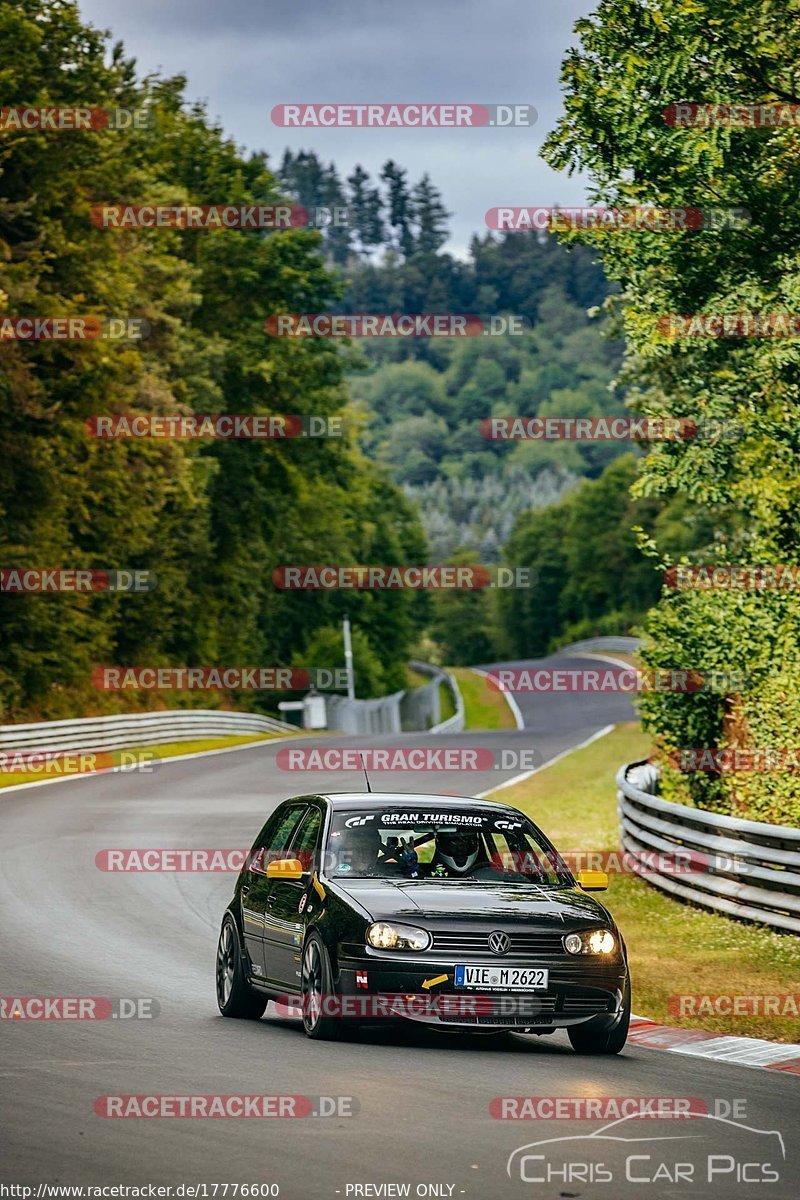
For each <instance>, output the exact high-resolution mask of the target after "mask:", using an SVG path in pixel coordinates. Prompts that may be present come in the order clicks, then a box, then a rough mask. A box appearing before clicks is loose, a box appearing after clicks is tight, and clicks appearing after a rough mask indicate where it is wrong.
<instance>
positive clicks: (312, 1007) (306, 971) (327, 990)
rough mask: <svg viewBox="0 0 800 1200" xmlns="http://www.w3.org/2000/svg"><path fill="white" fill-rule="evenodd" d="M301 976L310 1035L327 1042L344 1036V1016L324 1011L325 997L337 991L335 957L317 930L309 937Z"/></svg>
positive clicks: (305, 1018) (301, 987)
mask: <svg viewBox="0 0 800 1200" xmlns="http://www.w3.org/2000/svg"><path fill="white" fill-rule="evenodd" d="M300 980H301V983H300V990H301V992H302V1006H303V1029H304V1030H305V1033H306V1036H307V1037H310V1038H314V1039H316V1040H319V1041H324V1042H333V1041H336V1040H337V1039H338V1038H340V1037H341V1036H342V1022H341V1019H340V1018H337V1017H331V1016H328V1015H326V1013H325V1012H324V1011H323V1007H324V1000H326V999H329V998H330V997H332V996H333V995H334V986H333V972H332V971H331V960H330V958H329V957H328V951H327V950H326V949H325V945H324V943H323V941H322V939H321V938H320V937H319V935H318V934H316V933H310V934H309V935H308V937H307V938H306V944H305V948H304V950H303V965H302V968H301V972H300Z"/></svg>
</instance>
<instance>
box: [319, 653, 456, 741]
mask: <svg viewBox="0 0 800 1200" xmlns="http://www.w3.org/2000/svg"><path fill="white" fill-rule="evenodd" d="M409 666H411V667H412V668H413V669H414V670H415V671H419V672H420V674H423V675H429V676H431V682H430V683H426V684H423V685H422V687H416V688H408V689H407V690H405V691H402V692H393V693H392V695H391V696H378V697H376V698H375V699H373V700H348V698H347V697H346V696H337V695H334V694H330V693H328V694H326V695H325V705H326V712H327V720H328V729H335V730H337V731H338V732H340V733H349V734H351V735H355V736H361V735H363V734H372V733H401V732H403V733H405V732H416V731H420V732H425V733H447V732H448V730H457V729H463V728H464V701H463V700H462V698H461V692H460V691H459V690H458V684H457V683H456V681H455V679H454V678H453V676H452V675H448V673H447V672H446V671H443V670H442V669H441V667H434V666H432V665H431V664H430V663H424V662H418V661H416V660H415V661H413V662H411V663H409ZM442 683H444V684H446V685H447V687H449V688H450V692H451V694H452V696H453V703H454V705H455V709H456V711H455V714H454V715H453V716H452V717H449V718H448V720H446V721H442V720H441V719H440V717H441V703H440V697H439V687H440V685H441V684H442Z"/></svg>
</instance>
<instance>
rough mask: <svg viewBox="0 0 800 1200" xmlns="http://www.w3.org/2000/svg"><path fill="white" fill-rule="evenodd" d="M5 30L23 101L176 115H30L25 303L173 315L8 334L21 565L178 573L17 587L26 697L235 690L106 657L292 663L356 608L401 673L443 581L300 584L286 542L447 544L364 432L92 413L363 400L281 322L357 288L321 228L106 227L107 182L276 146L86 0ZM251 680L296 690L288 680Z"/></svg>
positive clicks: (416, 552)
mask: <svg viewBox="0 0 800 1200" xmlns="http://www.w3.org/2000/svg"><path fill="white" fill-rule="evenodd" d="M0 45H1V46H2V72H1V73H0V105H2V106H7V105H10V106H13V105H20V104H25V105H36V106H45V105H63V106H76V105H84V106H85V105H93V106H98V107H103V108H106V107H115V106H120V105H122V106H126V107H129V108H135V109H139V108H147V109H150V110H152V112H153V114H154V124H153V126H152V128H150V129H143V130H135V129H134V130H131V131H112V130H98V131H89V130H87V131H72V132H19V133H15V132H11V133H4V134H3V138H2V142H0V171H1V172H2V175H1V176H0V196H1V198H0V205H1V206H2V208H1V209H0V290H1V293H2V294H0V301H1V302H2V309H3V310H4V311H6V312H7V313H9V314H12V315H46V316H61V315H91V316H96V317H100V318H106V317H110V316H132V317H141V318H144V319H145V320H146V321H147V322H148V323H149V325H150V328H151V336H150V337H148V338H145V339H143V340H141V341H120V342H114V343H112V342H106V341H89V342H79V341H76V342H66V341H60V342H57V341H50V342H48V341H42V342H38V343H34V342H30V343H25V342H5V343H4V344H3V345H2V348H1V349H0V368H1V372H0V462H2V470H1V471H0V522H2V526H1V528H0V563H2V566H3V567H10V566H34V567H65V568H69V567H96V568H100V567H126V568H136V567H141V568H147V569H150V570H152V571H154V572H155V573H156V575H157V578H158V587H157V589H156V590H155V591H153V592H151V593H149V594H146V595H138V596H135V595H131V596H125V595H120V596H116V597H114V596H108V595H100V596H86V595H81V596H69V595H41V596H28V597H21V596H12V595H1V596H0V631H1V632H2V641H1V643H0V706H1V707H2V712H3V716H4V717H6V718H11V719H20V718H22V717H23V716H31V717H34V718H35V717H52V716H60V715H68V714H75V713H80V712H81V711H84V710H88V711H98V710H101V709H103V708H105V709H108V708H110V707H112V706H114V705H117V706H118V707H120V708H126V709H127V708H130V707H135V706H138V705H141V706H145V705H148V704H153V703H161V704H164V703H167V704H169V705H170V706H173V705H175V704H176V703H178V704H184V703H190V704H200V705H208V704H209V703H211V704H214V703H219V702H220V701H221V700H229V699H231V698H230V697H220V696H217V697H214V696H213V694H209V693H206V692H203V693H191V694H188V695H178V694H176V693H168V694H166V695H164V694H162V696H161V697H160V698H158V697H157V695H156V694H154V693H147V694H142V695H136V694H135V693H126V694H118V695H117V696H109V695H103V694H101V693H98V692H96V691H95V690H94V689H93V688H92V687H91V685H90V683H89V678H90V673H91V668H92V667H93V666H94V665H97V664H101V663H123V664H141V665H150V664H158V665H189V666H192V665H204V664H222V665H242V666H253V665H272V664H278V665H279V664H282V663H288V662H290V661H292V660H297V659H298V658H304V657H305V655H306V653H308V652H309V650H308V648H309V646H311V649H312V650H313V645H311V639H312V638H313V636H314V634H315V632H316V630H318V629H320V628H324V627H328V626H331V625H336V624H337V623H338V621H339V619H340V615H341V613H342V611H343V610H344V608H345V607H346V609H347V611H349V613H350V615H351V618H352V620H353V624H354V628H355V629H356V630H357V631H360V632H359V633H358V636H359V637H361V636H363V638H366V639H367V641H368V642H369V646H370V647H371V649H372V653H373V654H374V656H375V657H376V659H377V661H378V662H379V663H380V667H381V670H382V671H383V672H384V675H385V677H386V678H387V679H392V678H393V677H397V675H398V674H399V673H400V671H401V670H402V663H403V662H404V660H405V657H406V654H407V649H408V645H409V643H410V642H411V641H412V640H414V638H415V637H416V634H417V632H418V628H419V623H420V621H421V620H422V619H423V616H424V604H423V605H420V604H419V603H415V601H416V600H418V598H416V597H414V596H413V595H410V594H407V593H404V592H392V593H386V594H382V595H374V596H373V595H367V594H361V593H358V594H353V593H348V594H346V595H343V594H341V593H328V592H281V591H279V590H277V589H276V587H275V586H274V584H273V580H272V572H273V570H274V569H275V568H276V567H278V566H280V565H282V564H286V563H326V562H343V563H349V562H352V563H365V562H378V563H385V564H393V563H401V562H408V561H424V557H425V543H424V539H423V536H422V533H421V530H420V528H419V526H418V524H417V522H416V519H415V517H414V515H413V512H412V510H411V508H410V505H409V504H408V503H407V502H406V501H405V500H404V498H403V497H402V495H401V494H400V493H398V491H397V490H396V488H395V487H394V486H393V485H392V484H391V483H390V482H389V481H388V478H387V477H386V475H385V473H384V472H382V471H380V470H378V469H376V468H374V467H373V466H371V465H370V463H369V462H368V461H367V460H366V459H365V458H364V457H363V456H362V455H361V453H360V452H359V451H358V449H357V448H356V447H355V446H354V444H353V443H352V441H351V439H350V438H349V437H345V438H342V439H319V440H310V439H292V440H290V441H283V442H281V441H270V442H256V441H230V442H221V441H218V442H209V443H198V442H194V441H175V440H152V441H148V440H138V439H133V440H112V441H99V440H97V439H94V438H91V437H90V436H88V435H87V433H86V431H85V429H84V425H83V423H84V420H85V419H86V418H87V417H90V416H96V415H99V414H105V413H112V414H117V413H142V414H163V415H169V414H178V413H180V414H190V413H192V412H198V413H214V412H218V413H225V412H229V413H260V414H269V413H292V414H299V415H303V414H312V413H313V414H318V415H324V416H334V415H337V414H341V413H342V412H343V411H344V408H345V404H346V391H345V388H344V385H343V381H342V374H343V359H342V356H341V354H340V353H339V351H338V350H337V348H336V346H335V345H334V344H332V343H326V342H324V341H311V340H309V341H300V340H298V341H292V340H290V339H279V338H273V339H270V338H268V337H267V336H266V335H265V333H264V330H263V323H264V320H265V318H266V317H267V316H268V315H270V314H273V313H280V312H286V311H289V312H292V311H308V310H315V309H319V310H325V309H326V308H329V307H330V306H331V304H332V303H333V302H335V299H336V296H337V291H338V288H339V285H338V284H337V282H336V280H335V278H334V277H333V276H332V275H331V274H330V273H329V271H328V270H327V268H326V266H325V262H324V259H323V256H322V255H321V254H320V245H321V239H320V234H318V233H315V232H309V231H305V230H290V231H287V232H277V233H271V234H270V233H259V232H251V231H235V230H209V231H198V230H180V229H168V228H162V229H154V230H144V231H143V230H132V231H112V230H102V229H97V228H95V227H93V226H92V224H91V222H90V208H91V206H92V205H93V204H96V203H114V204H116V203H129V204H138V203H144V202H158V203H164V204H183V203H197V204H219V203H228V202H234V203H243V204H253V203H274V202H278V201H280V200H281V199H282V198H283V194H282V192H281V190H280V187H279V185H278V183H277V182H276V180H275V179H274V177H273V176H272V175H271V174H270V172H269V171H268V170H267V168H266V160H265V158H264V156H263V155H253V156H251V157H249V158H245V157H244V156H243V155H242V153H241V152H240V151H239V150H238V149H237V147H236V146H235V145H234V143H233V142H232V141H230V140H229V139H227V138H226V137H225V136H224V134H223V133H222V131H221V130H220V129H219V128H217V127H216V126H215V125H214V124H213V123H211V122H210V121H209V120H208V118H207V116H206V114H205V112H204V111H203V109H202V108H201V107H197V106H194V107H192V106H189V105H187V103H186V101H185V99H184V96H183V87H184V81H183V80H182V79H180V78H176V79H160V78H157V77H153V78H148V79H146V80H140V79H138V78H137V77H136V74H135V71H134V68H133V65H132V64H131V63H130V62H129V61H128V60H127V59H126V58H125V56H124V52H123V51H122V49H121V47H116V48H115V49H113V51H110V52H109V49H108V47H107V45H106V43H105V39H104V37H103V36H102V35H101V34H99V33H97V32H96V31H94V30H92V29H90V28H88V27H86V26H85V25H84V24H83V23H82V22H81V20H80V18H79V15H78V12H77V8H76V5H75V4H74V3H67V2H62V0H20V2H19V3H17V4H16V5H14V6H11V5H8V4H3V5H2V6H0ZM305 166H306V168H307V169H308V171H307V173H308V174H309V176H313V187H314V188H323V189H325V188H327V189H328V190H327V192H324V194H325V195H326V196H327V198H328V202H334V201H335V199H336V197H337V196H338V192H337V191H336V187H335V186H334V184H335V179H334V176H335V172H334V173H333V174H331V172H330V171H328V172H327V173H326V172H323V173H322V178H321V179H318V178H317V177H316V174H315V171H316V168H315V167H314V164H313V163H306V164H305ZM311 186H312V185H311V184H309V188H311ZM307 665H310V666H314V665H329V664H327V663H323V664H315V663H311V662H309V663H307ZM233 699H234V701H235V700H236V699H237V698H235V697H234V698H233ZM238 699H239V702H240V703H243V704H249V705H253V706H264V705H267V706H269V707H272V706H273V705H274V703H275V701H276V699H277V697H275V696H272V697H269V696H265V695H263V694H254V693H244V694H242V696H241V697H239V698H238Z"/></svg>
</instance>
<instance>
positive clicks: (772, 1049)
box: [628, 1017, 800, 1075]
mask: <svg viewBox="0 0 800 1200" xmlns="http://www.w3.org/2000/svg"><path fill="white" fill-rule="evenodd" d="M628 1041H629V1042H633V1043H634V1044H635V1045H637V1046H646V1047H647V1048H648V1049H650V1050H667V1051H669V1052H670V1053H672V1054H687V1055H691V1056H692V1057H694V1058H710V1059H715V1060H716V1061H718V1062H727V1063H732V1064H733V1065H734V1066H739V1067H761V1068H767V1069H771V1070H776V1071H785V1072H787V1073H788V1074H791V1075H800V1058H798V1056H797V1051H798V1047H797V1046H796V1045H790V1044H787V1043H783V1042H767V1041H763V1040H762V1039H761V1038H749V1037H729V1036H726V1035H725V1034H721V1033H706V1032H705V1031H704V1030H701V1029H681V1028H679V1027H678V1026H674V1025H659V1024H658V1023H657V1022H656V1021H651V1020H650V1018H649V1017H631V1028H630V1032H629V1034H628Z"/></svg>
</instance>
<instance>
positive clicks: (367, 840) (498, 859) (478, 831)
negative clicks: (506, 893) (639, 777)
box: [325, 801, 572, 887]
mask: <svg viewBox="0 0 800 1200" xmlns="http://www.w3.org/2000/svg"><path fill="white" fill-rule="evenodd" d="M325 859H326V870H327V872H328V874H330V875H331V876H332V877H334V878H337V877H339V878H345V877H347V878H351V879H363V878H386V879H411V880H414V879H416V880H430V879H441V880H459V879H460V880H464V881H475V882H492V881H494V882H497V881H503V882H507V883H537V884H540V885H549V886H551V887H556V886H563V885H564V884H565V883H572V876H571V874H570V872H569V870H568V868H567V866H566V864H565V863H564V862H563V861H562V860H560V859H559V858H558V855H557V853H556V851H555V850H554V849H553V847H552V846H551V845H550V843H549V842H548V841H547V839H546V838H545V837H544V835H543V834H542V833H541V831H540V830H539V829H537V828H536V826H535V825H534V824H533V823H532V822H531V821H529V820H528V819H527V817H524V816H523V815H522V814H521V813H517V812H513V811H510V812H509V811H503V810H502V809H500V810H496V809H490V808H482V807H480V806H478V805H475V806H470V807H464V808H455V807H453V808H450V807H447V808H442V809H440V810H437V809H436V806H435V801H434V802H432V803H430V804H427V805H426V804H425V802H422V803H421V804H418V805H415V806H414V807H410V806H409V807H400V806H394V805H392V806H389V805H387V806H385V807H381V808H377V807H376V808H374V809H364V808H360V809H358V810H352V811H349V812H347V811H342V812H334V814H333V821H332V824H331V831H330V834H329V838H328V844H327V847H326V855H325Z"/></svg>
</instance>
